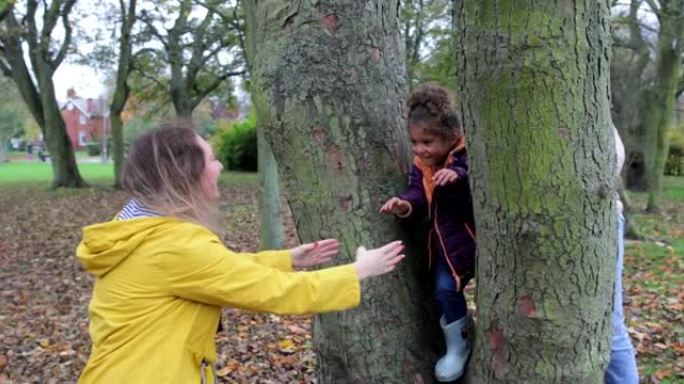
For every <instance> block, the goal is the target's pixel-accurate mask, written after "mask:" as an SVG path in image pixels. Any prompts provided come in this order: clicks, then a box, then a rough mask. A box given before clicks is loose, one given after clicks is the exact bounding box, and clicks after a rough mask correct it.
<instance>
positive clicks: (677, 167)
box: [665, 126, 684, 176]
mask: <svg viewBox="0 0 684 384" xmlns="http://www.w3.org/2000/svg"><path fill="white" fill-rule="evenodd" d="M669 135H670V150H669V151H668V153H667V162H666V163H665V174H666V175H669V176H684V132H682V127H681V126H680V127H677V128H674V129H672V130H670V132H669Z"/></svg>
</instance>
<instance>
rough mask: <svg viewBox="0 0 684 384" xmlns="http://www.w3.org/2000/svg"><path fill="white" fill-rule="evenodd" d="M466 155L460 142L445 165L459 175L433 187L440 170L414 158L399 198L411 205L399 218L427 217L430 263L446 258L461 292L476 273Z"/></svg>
mask: <svg viewBox="0 0 684 384" xmlns="http://www.w3.org/2000/svg"><path fill="white" fill-rule="evenodd" d="M467 161H468V156H467V154H466V150H465V145H464V143H463V140H460V141H459V142H458V143H457V145H456V146H455V147H454V149H453V150H452V151H451V152H450V153H449V156H448V158H447V160H446V162H445V164H444V168H448V169H450V170H452V171H454V172H456V173H457V174H458V179H456V181H454V182H453V183H450V184H447V185H443V186H435V185H434V183H433V182H432V176H433V175H434V174H435V172H437V171H439V170H440V169H441V168H439V167H430V166H427V165H425V164H424V163H423V162H422V161H421V159H420V158H418V157H415V158H414V160H413V166H412V167H411V173H410V175H409V185H408V188H407V190H406V191H405V192H404V193H403V194H401V195H399V196H398V197H399V198H400V199H404V200H406V201H408V202H409V203H410V204H411V209H410V210H409V212H408V213H407V214H406V215H404V216H402V218H409V217H410V218H416V219H420V218H425V217H428V218H429V219H430V220H429V228H428V231H429V233H428V251H429V262H430V264H432V258H433V257H446V261H447V264H448V265H449V268H450V269H451V274H452V276H453V277H454V280H456V289H457V290H459V291H460V290H462V289H463V288H464V287H465V285H466V284H467V283H468V281H469V280H470V279H471V278H472V277H473V275H474V273H475V249H476V247H475V224H474V219H473V204H472V198H471V195H470V187H469V185H468V162H467Z"/></svg>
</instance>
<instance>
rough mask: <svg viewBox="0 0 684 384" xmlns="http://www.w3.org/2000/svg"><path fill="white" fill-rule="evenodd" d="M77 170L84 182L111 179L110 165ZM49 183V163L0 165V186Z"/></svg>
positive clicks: (50, 172) (50, 169)
mask: <svg viewBox="0 0 684 384" xmlns="http://www.w3.org/2000/svg"><path fill="white" fill-rule="evenodd" d="M78 170H79V171H80V172H81V176H83V178H84V179H86V181H91V180H98V181H104V182H106V181H108V180H112V179H113V176H112V174H113V173H114V168H113V165H112V164H101V163H80V164H78ZM51 181H52V166H51V165H50V163H42V162H38V161H30V162H9V163H3V164H0V185H3V184H13V183H24V182H45V183H50V182H51Z"/></svg>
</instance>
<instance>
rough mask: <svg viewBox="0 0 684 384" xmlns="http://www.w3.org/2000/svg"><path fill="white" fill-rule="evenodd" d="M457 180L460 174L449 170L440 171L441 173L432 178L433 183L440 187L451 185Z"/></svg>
mask: <svg viewBox="0 0 684 384" xmlns="http://www.w3.org/2000/svg"><path fill="white" fill-rule="evenodd" d="M456 179H458V173H456V171H452V170H451V169H447V168H442V169H440V170H439V171H437V172H435V175H434V176H432V181H434V182H435V184H437V185H440V186H442V185H447V184H451V183H453V182H454V181H456Z"/></svg>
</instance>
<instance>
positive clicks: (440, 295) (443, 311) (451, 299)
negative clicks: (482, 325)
mask: <svg viewBox="0 0 684 384" xmlns="http://www.w3.org/2000/svg"><path fill="white" fill-rule="evenodd" d="M432 269H433V276H434V279H435V280H434V283H435V288H434V293H433V296H434V299H435V302H436V303H437V311H438V312H439V315H440V317H441V316H442V315H443V316H444V318H445V321H446V323H447V324H450V323H453V322H454V321H456V320H459V319H461V318H462V317H464V316H465V315H466V314H467V313H468V306H467V305H466V300H465V296H464V295H463V291H460V292H459V291H457V290H456V281H454V277H453V276H452V275H451V269H450V268H449V265H448V264H447V261H446V260H445V259H444V256H442V255H440V254H437V255H435V257H434V259H433V265H432Z"/></svg>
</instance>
